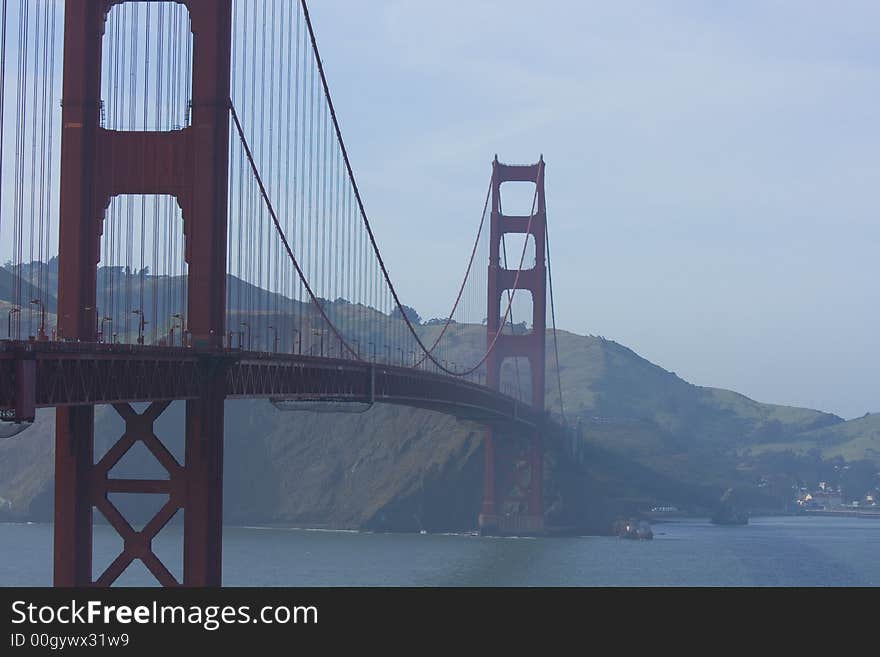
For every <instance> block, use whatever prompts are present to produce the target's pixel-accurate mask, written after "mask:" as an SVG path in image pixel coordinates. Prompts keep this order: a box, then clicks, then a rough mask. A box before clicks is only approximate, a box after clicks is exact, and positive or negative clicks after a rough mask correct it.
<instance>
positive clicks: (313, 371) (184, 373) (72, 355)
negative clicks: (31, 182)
mask: <svg viewBox="0 0 880 657" xmlns="http://www.w3.org/2000/svg"><path fill="white" fill-rule="evenodd" d="M217 376H222V377H224V378H225V380H226V397H227V398H229V399H240V398H260V397H263V398H270V399H272V398H275V399H283V400H290V401H299V402H337V403H339V402H342V403H351V402H357V403H362V404H363V403H374V402H375V403H384V404H398V405H404V406H412V407H416V408H424V409H428V410H432V411H439V412H441V413H446V414H449V415H453V416H455V417H457V418H459V419H462V420H469V421H473V422H478V423H480V424H484V425H486V426H492V427H494V428H498V429H505V430H510V431H516V432H534V431H535V430H536V429H541V428H544V429H551V427H550V426H547V425H552V424H554V423H552V422H551V421H550V420H549V418H548V416H547V414H546V413H545V412H544V411H538V410H535V409H534V408H533V407H532V406H530V405H529V404H526V403H524V402H520V401H518V400H516V399H515V398H513V397H510V396H508V395H505V394H502V393H500V392H497V391H495V390H492V389H491V388H488V387H486V386H484V385H480V384H476V383H472V382H470V381H465V380H462V379H458V378H454V377H450V376H446V375H441V374H435V373H432V372H426V371H424V370H418V369H413V368H408V367H399V366H393V365H387V364H382V363H371V362H367V361H358V360H353V359H339V358H327V357H318V356H304V355H297V354H283V353H268V352H254V351H241V350H238V349H222V350H213V351H201V350H198V349H194V348H191V347H164V346H149V345H128V344H103V343H87V342H41V341H15V340H0V419H4V420H12V421H26V420H30V419H32V418H33V416H34V412H35V409H36V408H45V407H56V406H82V405H94V404H113V403H120V402H130V403H131V402H148V401H164V400H177V399H195V398H198V397H199V396H200V395H201V393H202V389H203V383H204V382H206V381H209V380H213V377H217ZM554 428H555V427H554Z"/></svg>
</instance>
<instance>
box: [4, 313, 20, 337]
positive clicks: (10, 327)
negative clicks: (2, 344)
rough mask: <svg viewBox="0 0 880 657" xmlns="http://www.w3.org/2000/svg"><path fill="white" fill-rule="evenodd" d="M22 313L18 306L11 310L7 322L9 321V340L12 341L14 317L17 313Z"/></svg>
mask: <svg viewBox="0 0 880 657" xmlns="http://www.w3.org/2000/svg"><path fill="white" fill-rule="evenodd" d="M20 312H21V308H19V307H18V306H13V307H12V308H10V309H9V314H8V315H7V320H6V321H7V329H6V337H7V338H9V339H10V340H11V339H12V316H13V315H15V314H16V313H20Z"/></svg>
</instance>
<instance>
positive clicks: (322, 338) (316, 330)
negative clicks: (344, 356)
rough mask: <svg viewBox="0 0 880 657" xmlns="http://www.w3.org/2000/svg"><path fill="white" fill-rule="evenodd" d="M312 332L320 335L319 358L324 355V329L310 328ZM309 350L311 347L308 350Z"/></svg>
mask: <svg viewBox="0 0 880 657" xmlns="http://www.w3.org/2000/svg"><path fill="white" fill-rule="evenodd" d="M312 334H313V335H317V336H320V338H321V342H320V347H321V358H323V357H324V329H312ZM309 351H310V352H311V349H310V350H309Z"/></svg>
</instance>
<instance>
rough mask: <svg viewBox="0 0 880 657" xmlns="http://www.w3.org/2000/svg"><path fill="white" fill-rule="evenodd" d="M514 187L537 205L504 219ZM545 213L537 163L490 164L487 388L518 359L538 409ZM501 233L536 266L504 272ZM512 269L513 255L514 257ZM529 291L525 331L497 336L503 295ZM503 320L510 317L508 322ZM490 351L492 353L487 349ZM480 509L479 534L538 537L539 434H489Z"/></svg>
mask: <svg viewBox="0 0 880 657" xmlns="http://www.w3.org/2000/svg"><path fill="white" fill-rule="evenodd" d="M511 181H519V182H532V183H534V184H535V194H536V203H535V207H534V209H533V213H534V214H532V215H531V216H514V215H506V214H504V213H503V212H502V210H501V185H502V184H503V183H505V182H511ZM546 221H547V214H546V206H545V200H544V159H543V158H541V159H540V160H539V161H538V163H537V164H532V165H508V164H501V163H500V162H499V161H498V158H497V156H496V158H495V160H494V161H493V163H492V219H491V228H490V241H489V275H488V304H487V307H488V310H487V315H486V316H487V322H486V324H487V326H486V340H487V346H488V347H490V349H491V351H490V355H489V358H488V359H487V360H486V382H487V384H488V385H489V386H490V387H492V388H495V389H496V390H498V389H499V388H500V386H501V366H502V364H503V363H504V360H505V359H506V358H524V359H526V360H527V361H528V363H529V369H530V373H531V380H530V383H531V403H532V406H533V407H534V408H536V409H539V410H543V409H544V368H545V347H546V345H545V342H546V312H547V311H546V299H547V296H546V295H547V275H546V266H545V255H544V254H545V239H546ZM507 233H519V234H524V235H525V239H528V238H529V236H531V237H532V238H533V239H534V244H535V264H534V267H532V268H531V269H523V270H522V271H521V272H520V274H519V276H517V272H516V270H511V269H508V268H506V267H505V266H504V264H503V263H502V262H501V241H502V239H503V237H504V235H505V234H507ZM514 257H515V259H516V261H517V263H518V258H519V254H517V255H516V256H514ZM515 290H528V291H529V292H531V295H532V307H533V314H532V318H531V319H532V322H531V323H532V330H531V331H530V332H528V333H517V334H514V333H512V332H511V333H508V334H505V333H504V326H503V323H504V320H505V317H504V315H505V311H506V310H507V303H508V296H507V293H508V291H510V293H514V292H515ZM507 319H508V321H509V317H508V318H507ZM493 345H494V348H493ZM485 459H486V461H485V468H484V477H485V480H484V487H483V505H482V509H481V513H480V517H479V527H480V531H481V532H483V533H500V534H540V533H543V532H544V529H545V527H544V491H543V488H544V446H543V440H542V437H541V436H540V434H538V433H535V434H533V435H530V436H527V437H515V436H502V435H501V434H500V432H499V431H498V430H496V429H494V428H493V429H489V430H488V431H487V433H486V441H485Z"/></svg>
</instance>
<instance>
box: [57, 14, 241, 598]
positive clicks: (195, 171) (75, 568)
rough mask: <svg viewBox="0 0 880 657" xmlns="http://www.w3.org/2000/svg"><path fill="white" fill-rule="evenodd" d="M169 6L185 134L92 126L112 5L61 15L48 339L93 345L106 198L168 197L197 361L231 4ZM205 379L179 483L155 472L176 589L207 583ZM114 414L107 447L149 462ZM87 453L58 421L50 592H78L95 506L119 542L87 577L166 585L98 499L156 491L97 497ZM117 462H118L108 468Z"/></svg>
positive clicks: (218, 403) (213, 418) (217, 504)
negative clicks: (180, 512)
mask: <svg viewBox="0 0 880 657" xmlns="http://www.w3.org/2000/svg"><path fill="white" fill-rule="evenodd" d="M178 1H179V2H181V3H182V4H184V5H185V6H186V7H187V9H188V10H189V17H190V25H191V29H192V32H193V51H192V57H193V71H192V80H193V88H192V121H191V125H189V126H187V127H185V128H182V129H180V130H173V131H168V132H120V131H114V130H106V129H104V128H102V127H101V126H100V108H101V64H102V52H101V50H102V48H101V46H102V43H101V41H102V36H103V33H104V25H105V20H106V17H107V15H108V12H109V11H110V10H111V9H112V7H113V6H114V5H118V4H122V3H124V2H126V0H68V1H67V2H66V3H65V9H64V12H65V13H64V21H65V29H64V90H63V99H62V134H61V193H60V216H59V232H60V238H59V254H58V260H59V285H58V337H59V339H66V340H79V341H84V342H93V341H94V340H95V338H96V336H95V332H96V329H95V327H96V324H97V322H96V319H97V308H96V285H97V263H98V262H99V260H100V255H101V254H100V237H101V233H102V230H103V228H102V224H103V219H104V212H105V209H106V207H107V205H108V203H109V201H110V199H111V198H112V197H113V196H116V195H120V194H168V195H172V196H174V197H175V198H176V199H177V202H178V204H179V205H180V207H181V209H182V211H183V221H184V233H185V236H186V240H185V257H186V261H187V263H188V264H189V279H188V284H189V290H188V308H187V313H186V317H187V323H188V328H189V332H190V334H191V336H192V346H193V348H194V349H195V350H197V351H199V352H202V353H205V352H207V353H211V352H216V351H217V350H219V349H220V348H221V347H222V340H223V335H224V334H225V333H226V255H227V244H226V232H227V208H228V168H229V161H228V160H229V91H230V60H231V49H232V48H231V45H232V0H178ZM144 165H146V166H144ZM213 376H215V377H216V378H214V379H211V378H210V375H209V376H208V377H207V378H206V380H205V382H204V386H203V390H204V392H203V394H202V397H201V398H199V399H198V400H195V401H190V402H187V421H186V434H187V437H186V459H187V463H186V468H185V470H183V469H181V466H180V465H179V464H176V463H175V464H172V463H171V462H170V461H169V462H168V465H167V466H166V467H168V468H170V469H169V472H171V471H172V470H174V471H175V472H177V475H176V477H177V478H176V479H175V477H174V476H172V480H174V481H177V482H184V483H183V484H181V486H184V484H185V486H184V489H179V488H178V487H177V484H176V483H175V484H173V485H171V488H170V489H169V490H171V489H173V493H172V498H173V499H174V500H175V504H176V505H177V506H176V507H174V510H175V511H176V509H177V508H180V507H184V508H185V510H186V514H185V523H186V525H185V531H184V533H185V549H184V551H185V558H184V581H185V583H187V584H193V585H219V584H220V541H221V530H220V526H221V511H222V465H223V385H224V379H223V373H222V371H220V370H218V371H216V372H214V373H213ZM218 379H219V380H218ZM125 408H126V407H118V408H117V411H119V412H120V414H122V415H123V417H124V418H125V419H126V427H127V428H126V436H128V437H127V438H126V437H123V439H121V440H120V443H119V444H122V443H123V441H130V440H131V436H132V435H141V436H142V439H143V440H144V442H145V444H147V445H148V447H149V446H150V445H153V447H151V451H153V449H154V448H155V449H156V450H157V451H161V450H159V447H157V445H159V446H161V444H160V443H159V442H158V440H157V439H155V436H152V433H151V431H152V430H151V429H150V430H149V433H147V429H146V428H145V427H146V425H145V424H144V423H145V422H147V417H145V416H139V415H137V414H136V413H134V411H131V409H130V408H128V410H125ZM162 408H164V406H163V407H162ZM151 409H152V410H151V411H149V414H150V415H152V414H153V413H155V415H156V416H158V414H159V413H161V409H159V407H157V406H156V405H155V404H153V406H151ZM138 418H140V419H138ZM153 419H155V418H153ZM150 436H152V438H150ZM93 441H94V412H93V409H91V408H73V409H69V410H68V409H59V410H58V419H57V421H56V473H55V518H56V525H55V583H56V584H57V585H85V584H89V583H91V575H92V573H91V567H92V563H91V562H92V552H91V537H92V507H93V505H95V504H97V505H98V508H99V509H101V511H102V512H104V513H105V515H107V514H109V516H110V517H108V520H109V521H110V522H111V524H113V525H114V527H116V528H117V531H119V532H120V534H121V535H123V537H124V538H125V541H126V543H125V545H126V547H125V550H124V551H123V553H122V554H121V555H120V559H119V560H117V561H116V562H114V564H115V565H111V569H108V572H106V573H105V574H104V575H102V576H101V577H99V578H98V581H97V582H96V583H97V584H109V583H111V582H112V581H113V580H114V579H115V578H116V577H117V576H118V574H119V573H121V572H122V570H124V569H125V567H126V566H127V564H128V563H130V562H131V560H132V559H133V558H141V559H142V560H143V561H144V563H145V564H146V565H147V567H148V568H150V570H151V571H152V572H153V574H154V575H156V577H157V578H158V579H159V581H160V582H162V583H166V584H173V583H175V582H174V578H173V577H171V576H170V575H167V571H165V570H164V566H162V567H161V568H160V566H161V563H159V562H158V559H155V556H154V555H152V552H151V550H150V549H149V541H150V540H151V537H150V536H148V535H142V534H141V533H138V532H134V531H133V530H132V529H131V527H130V525H128V523H127V521H125V519H124V518H122V517H121V516H119V514H118V512H114V511H113V508H112V505H110V504H109V502H106V503H105V501H106V493H107V492H108V491H110V492H157V491H159V489H163V490H164V488H163V487H167V485H166V484H160V483H156V482H152V483H150V482H140V483H138V484H136V485H135V484H125V483H113V484H112V485H113V486H115V488H113V489H109V488H106V486H104V484H101V483H100V482H98V483H96V481H97V480H96V479H95V477H98V478H99V479H100V477H99V475H96V474H95V473H96V472H100V471H102V470H103V471H104V474H105V475H106V471H107V469H109V468H105V467H104V466H107V463H103V465H102V464H97V465H94V466H93V452H92V450H93ZM114 449H115V448H114ZM163 449H164V448H163ZM115 453H116V452H114V454H115ZM124 453H125V450H122V451H121V452H120V453H119V456H120V457H121V455H122V454H124ZM154 453H155V452H154ZM157 458H158V457H157ZM172 460H173V459H172ZM160 461H161V459H160ZM163 464H164V463H163ZM99 466H100V467H99ZM109 467H112V465H110V466H109ZM105 478H106V477H105ZM133 485H135V489H132V488H131V486H133ZM137 486H141V488H140V489H136V487H137ZM123 489H125V490H123ZM101 491H103V496H102V492H101ZM159 492H160V491H159ZM102 500H104V501H102ZM171 511H172V508H171V507H168V508H167V509H165V511H164V513H163V512H160V514H162V515H160V516H157V518H158V519H159V520H157V523H159V521H162V522H161V523H160V524H155V523H154V524H151V525H149V527H150V529H151V530H153V529H155V531H158V529H161V525H164V523H165V522H167V520H168V518H170V517H171V516H168V518H165V515H167V514H168V513H169V512H171ZM171 515H173V512H171ZM117 516H118V517H117ZM163 518H164V521H163ZM154 520H155V519H154ZM157 527H158V528H157ZM151 555H152V556H151ZM151 564H152V566H151Z"/></svg>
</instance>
